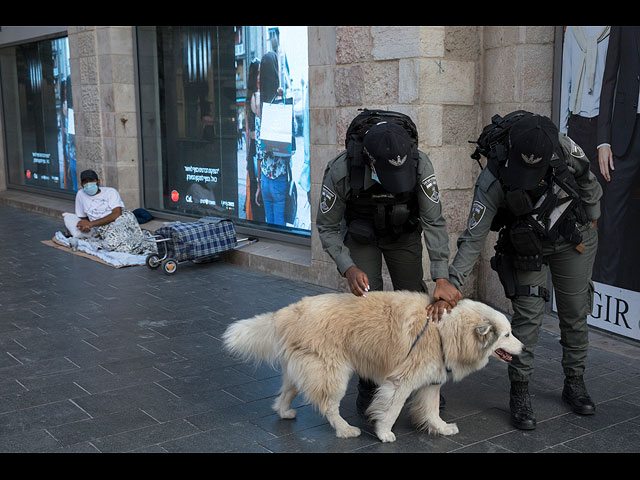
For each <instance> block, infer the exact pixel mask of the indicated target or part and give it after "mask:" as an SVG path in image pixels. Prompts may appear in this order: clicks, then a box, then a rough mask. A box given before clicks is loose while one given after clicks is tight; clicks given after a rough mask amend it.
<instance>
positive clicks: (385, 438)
mask: <svg viewBox="0 0 640 480" xmlns="http://www.w3.org/2000/svg"><path fill="white" fill-rule="evenodd" d="M376 435H377V436H378V438H379V439H380V441H381V442H383V443H389V442H395V441H396V436H395V434H394V433H393V432H392V431H391V430H389V431H388V432H376Z"/></svg>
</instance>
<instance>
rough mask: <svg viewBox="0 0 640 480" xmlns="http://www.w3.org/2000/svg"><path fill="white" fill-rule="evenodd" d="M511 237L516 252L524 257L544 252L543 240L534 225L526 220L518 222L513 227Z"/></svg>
mask: <svg viewBox="0 0 640 480" xmlns="http://www.w3.org/2000/svg"><path fill="white" fill-rule="evenodd" d="M509 239H510V240H511V245H512V246H513V248H514V250H515V251H516V253H517V254H518V255H520V256H523V257H531V256H536V255H541V254H542V241H541V240H540V237H539V236H538V234H536V232H535V231H534V230H533V227H531V225H529V224H528V223H526V222H517V223H515V224H514V225H513V226H512V227H511V231H510V232H509Z"/></svg>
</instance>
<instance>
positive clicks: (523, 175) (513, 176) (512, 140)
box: [500, 115, 558, 190]
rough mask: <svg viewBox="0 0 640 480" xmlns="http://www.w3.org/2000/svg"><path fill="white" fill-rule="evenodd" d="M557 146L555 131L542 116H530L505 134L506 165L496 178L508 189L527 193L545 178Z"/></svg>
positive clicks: (548, 120) (556, 129)
mask: <svg viewBox="0 0 640 480" xmlns="http://www.w3.org/2000/svg"><path fill="white" fill-rule="evenodd" d="M557 145H558V128H557V127H556V126H555V125H554V124H553V122H552V121H551V120H550V119H549V118H548V117H545V116H542V115H531V116H528V117H525V118H523V119H522V120H520V121H518V122H517V123H515V124H514V125H513V126H512V127H511V130H510V131H509V154H508V159H507V162H506V164H505V165H504V166H501V167H500V178H501V179H502V181H503V183H504V184H505V185H507V186H508V187H516V188H523V189H525V190H531V189H533V188H535V187H536V186H537V185H538V184H539V183H540V181H541V180H542V179H543V178H544V177H545V175H546V173H547V171H548V170H549V164H550V162H551V157H552V156H553V153H554V151H555V150H556V146H557Z"/></svg>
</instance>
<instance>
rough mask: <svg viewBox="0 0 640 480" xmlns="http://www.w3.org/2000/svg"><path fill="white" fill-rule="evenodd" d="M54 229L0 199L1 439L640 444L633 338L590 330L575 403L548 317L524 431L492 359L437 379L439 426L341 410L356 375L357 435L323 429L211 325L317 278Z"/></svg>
mask: <svg viewBox="0 0 640 480" xmlns="http://www.w3.org/2000/svg"><path fill="white" fill-rule="evenodd" d="M60 228H62V221H61V220H57V219H55V218H50V217H45V216H41V215H38V214H35V213H30V212H26V211H22V210H18V209H15V208H12V207H7V206H0V452H2V453H14V452H56V453H98V452H105V453H107V452H108V453H118V452H138V453H167V452H168V453H183V452H184V453H186V452H189V453H196V452H207V453H208V452H216V453H217V452H233V453H272V452H277V453H294V452H300V453H342V452H352V453H378V454H380V453H530V452H544V453H576V452H640V435H639V432H640V363H639V362H638V358H640V346H638V347H637V350H638V356H637V357H635V358H631V357H629V356H628V355H620V354H619V353H618V352H617V351H616V350H615V348H613V349H612V348H599V347H598V346H597V345H596V344H593V345H592V347H591V348H590V352H589V364H588V369H587V373H586V378H587V382H588V383H587V385H588V386H589V389H590V392H591V394H592V396H593V398H594V400H595V401H596V403H597V414H596V415H595V416H593V417H580V416H578V415H575V414H574V413H573V412H571V410H570V409H569V408H568V406H567V405H566V404H564V403H562V401H561V400H560V395H561V391H562V381H563V373H562V367H561V364H560V360H561V357H562V350H561V347H560V344H559V336H558V335H557V334H556V333H554V332H553V331H549V330H543V331H541V333H540V341H539V344H538V346H537V347H536V370H535V373H534V378H533V379H532V382H531V393H532V402H533V405H534V408H535V410H536V414H537V416H538V428H537V429H536V430H534V431H531V432H522V431H519V430H516V429H514V428H513V427H512V426H511V424H510V422H509V407H508V402H509V399H508V390H509V382H508V379H507V376H506V366H505V365H504V364H502V363H500V362H497V361H495V362H494V361H491V362H490V363H489V365H488V366H487V367H486V368H485V369H484V370H482V371H480V372H476V373H474V374H472V375H471V376H469V377H468V378H467V379H465V380H463V381H462V382H460V383H456V384H446V385H445V386H444V388H443V394H444V395H445V398H446V400H447V406H446V408H445V409H444V410H442V417H443V419H444V420H445V421H447V422H456V423H457V425H458V427H459V429H460V433H459V434H457V435H454V436H451V437H435V436H431V435H429V434H427V433H424V432H419V431H416V429H415V428H414V426H413V425H412V424H411V421H410V418H409V415H408V412H407V411H406V409H405V410H403V412H402V413H401V415H400V417H399V419H398V421H397V422H396V425H395V426H394V432H395V433H396V437H397V441H396V442H394V443H391V444H383V443H381V442H379V441H378V439H377V438H376V437H375V434H374V430H373V426H372V425H371V424H369V423H368V422H367V421H366V420H364V419H363V418H361V417H360V416H359V415H358V414H357V413H356V410H355V405H354V403H355V398H356V387H355V385H356V379H352V380H351V382H350V384H349V388H348V390H347V394H346V396H345V398H344V399H343V401H342V403H341V407H340V409H341V412H342V414H343V416H344V417H345V418H346V419H347V421H349V422H350V423H352V424H353V425H356V426H358V427H359V428H361V430H362V434H361V436H360V437H358V438H354V439H337V438H336V437H335V434H334V431H333V429H332V428H331V427H330V425H329V424H328V422H327V421H326V420H325V419H324V418H323V417H322V416H321V415H319V414H318V412H317V411H315V409H314V408H313V407H312V406H311V405H309V404H308V403H306V401H305V400H304V398H302V396H299V397H297V398H296V399H295V400H294V402H293V408H295V409H296V410H297V418H296V419H295V420H280V419H279V418H278V416H277V415H276V414H275V413H274V412H273V410H272V408H271V405H272V403H273V401H274V399H275V397H276V396H277V394H278V390H279V388H280V380H281V373H280V371H279V369H278V368H273V367H271V366H266V365H262V366H253V365H248V364H243V363H239V362H238V361H237V360H236V359H234V358H231V357H230V356H228V355H227V354H226V352H224V351H223V349H222V344H221V340H220V338H221V335H222V333H223V332H224V330H225V328H226V327H227V325H228V324H229V323H231V322H233V321H235V320H237V319H241V318H245V317H249V316H252V315H254V314H257V313H261V312H264V311H267V310H275V309H277V308H280V307H283V306H285V305H288V304H289V303H291V302H293V301H296V300H298V299H300V298H301V297H303V296H306V295H316V294H320V293H325V292H329V291H330V290H329V289H326V288H323V287H319V286H317V285H311V284H307V283H304V282H298V281H295V282H294V281H291V280H289V279H286V278H282V277H277V276H274V275H271V274H269V273H265V272H259V271H253V270H249V269H246V268H242V267H239V266H235V265H230V264H226V263H224V262H214V263H210V264H203V265H196V264H186V265H185V266H184V268H182V267H181V268H180V270H179V273H178V274H177V275H176V276H173V277H168V276H166V275H163V274H162V273H160V272H158V271H152V270H149V269H148V268H146V267H128V268H122V269H114V268H111V267H108V266H105V265H102V264H99V263H97V262H94V261H91V260H87V259H85V258H81V257H78V256H75V255H71V254H70V253H68V252H65V251H62V250H58V249H54V248H52V247H49V246H46V245H44V244H42V243H41V241H42V240H48V239H50V238H51V237H52V236H53V234H54V232H55V231H56V230H59V229H60ZM608 343H609V345H611V344H613V345H614V346H615V339H614V340H611V338H608ZM630 348H631V350H632V351H633V346H632V347H629V346H628V345H627V344H625V349H624V351H625V352H629V350H630Z"/></svg>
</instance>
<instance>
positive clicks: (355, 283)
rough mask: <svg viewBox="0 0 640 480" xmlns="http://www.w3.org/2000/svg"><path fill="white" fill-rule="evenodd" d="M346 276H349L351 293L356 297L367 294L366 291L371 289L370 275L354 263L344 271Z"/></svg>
mask: <svg viewBox="0 0 640 480" xmlns="http://www.w3.org/2000/svg"><path fill="white" fill-rule="evenodd" d="M344 276H345V277H346V278H347V282H349V288H350V289H351V293H353V294H354V295H355V296H356V297H365V296H366V295H365V292H368V291H369V277H367V274H366V273H364V272H363V271H362V270H360V269H359V268H358V267H356V266H355V265H354V266H351V267H349V268H348V269H347V271H346V272H344Z"/></svg>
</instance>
